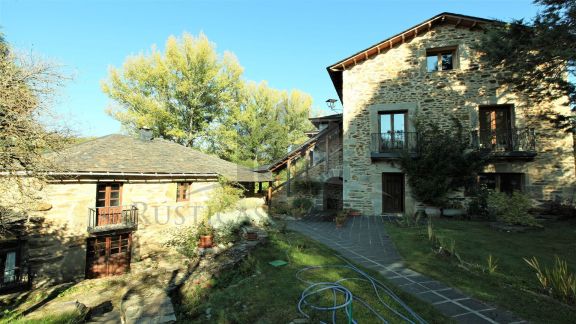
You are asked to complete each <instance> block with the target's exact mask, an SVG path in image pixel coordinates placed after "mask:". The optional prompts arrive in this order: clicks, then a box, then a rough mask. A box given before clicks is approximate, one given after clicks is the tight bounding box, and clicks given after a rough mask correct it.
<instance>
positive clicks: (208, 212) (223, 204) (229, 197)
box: [205, 181, 244, 218]
mask: <svg viewBox="0 0 576 324" xmlns="http://www.w3.org/2000/svg"><path fill="white" fill-rule="evenodd" d="M243 192H244V190H243V189H242V188H239V187H237V186H234V185H232V184H230V183H227V182H224V181H221V186H220V187H218V188H217V189H215V190H213V191H212V193H211V194H210V199H209V200H208V202H207V203H206V209H205V217H206V218H209V217H210V216H212V215H214V214H216V213H221V212H225V211H229V210H231V209H234V208H235V207H236V204H237V203H238V202H239V201H240V199H242V197H243Z"/></svg>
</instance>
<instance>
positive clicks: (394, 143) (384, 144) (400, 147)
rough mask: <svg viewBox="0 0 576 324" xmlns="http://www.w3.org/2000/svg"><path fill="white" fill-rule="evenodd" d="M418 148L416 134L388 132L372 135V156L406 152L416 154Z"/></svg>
mask: <svg viewBox="0 0 576 324" xmlns="http://www.w3.org/2000/svg"><path fill="white" fill-rule="evenodd" d="M417 148H418V134H417V133H416V132H388V133H374V134H372V141H371V152H372V154H386V153H396V154H399V153H401V152H404V151H408V152H411V153H415V152H416V151H417Z"/></svg>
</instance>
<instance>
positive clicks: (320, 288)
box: [296, 259, 426, 324]
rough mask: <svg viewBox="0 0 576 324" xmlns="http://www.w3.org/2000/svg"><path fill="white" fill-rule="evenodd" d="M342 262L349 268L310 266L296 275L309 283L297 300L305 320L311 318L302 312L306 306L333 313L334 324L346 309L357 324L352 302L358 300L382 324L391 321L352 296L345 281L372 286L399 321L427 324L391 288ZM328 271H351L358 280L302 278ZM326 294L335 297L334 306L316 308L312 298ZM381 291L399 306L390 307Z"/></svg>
mask: <svg viewBox="0 0 576 324" xmlns="http://www.w3.org/2000/svg"><path fill="white" fill-rule="evenodd" d="M343 260H344V262H346V263H347V264H346V265H328V266H310V267H306V268H303V269H301V270H299V271H298V272H297V273H296V278H297V279H298V280H300V281H302V282H305V283H307V284H309V286H308V287H307V288H306V289H304V291H303V292H302V294H301V295H300V300H299V301H298V311H299V312H300V314H302V315H304V316H305V317H306V318H310V315H308V314H307V313H306V312H305V311H304V310H303V306H304V305H305V306H307V307H309V308H311V309H313V310H316V311H324V312H326V311H330V312H332V323H336V313H337V311H338V310H344V313H345V314H346V318H347V322H348V323H353V324H357V321H356V320H354V317H353V304H354V303H353V302H354V301H357V302H358V303H359V304H360V305H362V306H364V307H365V308H366V309H368V310H369V311H370V312H371V313H372V314H374V315H375V316H376V317H377V318H378V319H380V320H381V321H382V323H388V320H387V319H386V318H384V316H382V314H380V313H378V311H376V310H375V309H374V307H372V306H371V305H370V304H369V303H368V302H366V301H365V300H363V299H361V298H360V297H357V296H354V294H352V292H351V291H350V290H349V289H348V288H346V287H344V286H343V285H342V284H341V283H343V282H345V281H350V280H359V281H364V282H369V283H370V284H371V286H372V287H373V289H374V292H375V294H376V296H377V298H378V301H379V302H380V304H381V305H383V306H384V307H386V308H387V309H388V310H390V311H391V312H392V313H394V314H395V315H396V316H398V317H399V318H401V319H402V320H404V321H405V322H407V323H411V324H416V323H419V324H425V323H426V321H425V320H424V319H423V318H422V317H420V315H418V314H417V313H416V312H415V311H413V310H412V309H411V308H410V307H409V306H408V305H406V303H404V302H403V301H402V300H401V299H400V298H399V297H398V296H397V295H396V294H394V292H392V290H391V289H390V288H388V287H387V286H385V285H384V284H382V283H381V282H379V281H378V280H376V279H375V278H374V277H372V276H370V275H369V274H367V273H365V272H364V271H362V270H360V269H358V268H357V267H355V266H354V265H352V264H351V263H350V262H348V261H346V260H345V259H343ZM329 268H332V269H334V268H340V269H349V270H352V271H354V272H356V273H357V274H358V277H353V278H342V279H339V280H337V281H335V282H311V281H308V280H305V279H303V278H302V277H301V275H302V274H303V273H304V272H308V271H316V270H321V269H329ZM326 291H331V292H332V296H333V304H332V306H318V305H314V304H312V303H310V302H309V297H311V296H313V295H316V294H321V293H324V292H326ZM382 292H383V293H384V294H385V295H387V296H388V297H390V299H392V300H393V301H394V302H395V304H397V305H389V304H388V303H387V302H386V301H384V300H383V299H382V297H381V293H382ZM338 295H341V296H343V299H344V301H343V302H341V303H338V302H337V300H338V299H337V296H338ZM394 306H399V307H400V308H401V309H403V310H404V311H406V313H407V314H409V316H405V315H403V314H402V313H400V312H399V311H397V310H396V309H397V308H398V307H394ZM322 323H324V322H322Z"/></svg>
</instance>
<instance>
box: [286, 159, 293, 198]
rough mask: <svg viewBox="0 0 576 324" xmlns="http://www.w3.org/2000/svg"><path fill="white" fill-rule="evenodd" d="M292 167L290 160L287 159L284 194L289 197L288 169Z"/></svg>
mask: <svg viewBox="0 0 576 324" xmlns="http://www.w3.org/2000/svg"><path fill="white" fill-rule="evenodd" d="M291 168H292V160H288V164H287V167H286V178H287V179H286V196H287V197H290V169H291Z"/></svg>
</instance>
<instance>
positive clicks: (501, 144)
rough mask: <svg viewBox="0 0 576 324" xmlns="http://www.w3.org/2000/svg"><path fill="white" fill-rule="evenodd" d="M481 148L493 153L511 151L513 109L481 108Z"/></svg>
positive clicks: (499, 107) (504, 107)
mask: <svg viewBox="0 0 576 324" xmlns="http://www.w3.org/2000/svg"><path fill="white" fill-rule="evenodd" d="M479 114H480V147H481V148H483V149H490V150H492V151H510V150H511V149H512V147H513V143H512V137H513V136H512V131H513V128H512V107H511V106H509V105H500V106H485V107H480V109H479Z"/></svg>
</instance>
